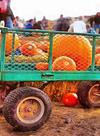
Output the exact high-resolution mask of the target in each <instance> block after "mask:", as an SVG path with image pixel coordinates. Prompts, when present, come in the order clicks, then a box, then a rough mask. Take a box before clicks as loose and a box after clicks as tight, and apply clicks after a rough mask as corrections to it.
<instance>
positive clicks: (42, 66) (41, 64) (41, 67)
mask: <svg viewBox="0 0 100 136" xmlns="http://www.w3.org/2000/svg"><path fill="white" fill-rule="evenodd" d="M35 68H36V69H37V70H48V63H46V62H39V63H37V64H36V66H35Z"/></svg>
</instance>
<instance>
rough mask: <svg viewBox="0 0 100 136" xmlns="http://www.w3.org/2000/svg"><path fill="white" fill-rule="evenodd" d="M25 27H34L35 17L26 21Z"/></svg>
mask: <svg viewBox="0 0 100 136" xmlns="http://www.w3.org/2000/svg"><path fill="white" fill-rule="evenodd" d="M24 28H25V29H33V19H30V20H28V21H26V23H25V26H24Z"/></svg>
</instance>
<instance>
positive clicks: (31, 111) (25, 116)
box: [17, 97, 45, 124]
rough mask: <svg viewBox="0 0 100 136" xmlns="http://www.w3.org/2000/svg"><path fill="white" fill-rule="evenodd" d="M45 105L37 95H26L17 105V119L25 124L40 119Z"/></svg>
mask: <svg viewBox="0 0 100 136" xmlns="http://www.w3.org/2000/svg"><path fill="white" fill-rule="evenodd" d="M44 110H45V106H44V103H43V101H42V100H41V99H40V98H38V97H27V98H25V99H23V100H22V101H21V102H20V103H19V104H18V106H17V117H18V119H19V120H20V121H21V122H23V123H26V124H32V123H35V122H37V121H38V120H40V119H41V118H42V116H43V114H44Z"/></svg>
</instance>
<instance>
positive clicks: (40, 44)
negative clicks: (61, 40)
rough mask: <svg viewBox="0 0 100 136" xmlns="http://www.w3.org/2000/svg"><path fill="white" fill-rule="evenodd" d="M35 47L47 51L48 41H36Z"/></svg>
mask: <svg viewBox="0 0 100 136" xmlns="http://www.w3.org/2000/svg"><path fill="white" fill-rule="evenodd" d="M36 45H37V47H38V48H39V49H41V50H43V51H45V52H47V51H48V49H49V42H47V41H44V42H43V41H41V42H40V43H38V42H37V44H36Z"/></svg>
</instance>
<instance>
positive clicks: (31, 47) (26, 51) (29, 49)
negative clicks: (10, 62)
mask: <svg viewBox="0 0 100 136" xmlns="http://www.w3.org/2000/svg"><path fill="white" fill-rule="evenodd" d="M20 50H21V52H22V54H23V55H26V56H34V55H39V54H42V53H43V52H42V50H40V49H38V48H37V46H36V45H35V44H34V43H33V42H26V43H25V44H23V45H22V46H21V47H20Z"/></svg>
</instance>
